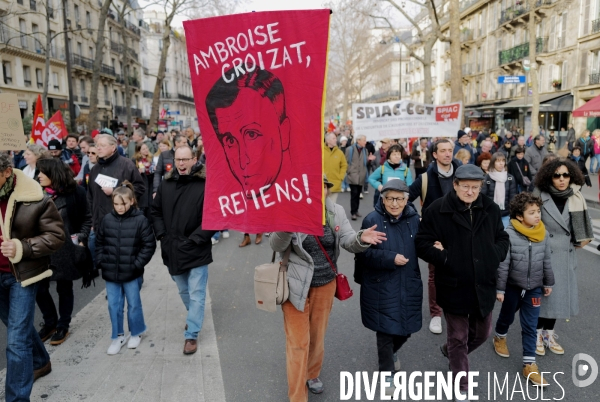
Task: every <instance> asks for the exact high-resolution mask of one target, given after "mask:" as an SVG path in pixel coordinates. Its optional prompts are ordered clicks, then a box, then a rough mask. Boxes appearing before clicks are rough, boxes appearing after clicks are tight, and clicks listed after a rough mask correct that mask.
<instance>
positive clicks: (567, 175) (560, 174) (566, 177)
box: [552, 172, 571, 179]
mask: <svg viewBox="0 0 600 402" xmlns="http://www.w3.org/2000/svg"><path fill="white" fill-rule="evenodd" d="M552 177H554V178H555V179H560V178H561V177H563V178H565V179H568V178H569V177H571V173H569V172H566V173H554V174H553V175H552Z"/></svg>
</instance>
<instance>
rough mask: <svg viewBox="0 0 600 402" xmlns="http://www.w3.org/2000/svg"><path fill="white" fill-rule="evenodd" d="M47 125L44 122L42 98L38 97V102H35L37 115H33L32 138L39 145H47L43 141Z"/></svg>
mask: <svg viewBox="0 0 600 402" xmlns="http://www.w3.org/2000/svg"><path fill="white" fill-rule="evenodd" d="M45 125H46V123H45V121H44V108H43V106H42V97H41V96H40V95H38V97H37V101H36V102H35V113H34V114H33V124H32V125H31V138H32V139H33V141H34V142H35V143H36V144H38V145H43V146H44V147H45V146H46V144H44V143H43V141H42V133H43V131H44V127H45Z"/></svg>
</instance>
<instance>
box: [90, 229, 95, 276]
mask: <svg viewBox="0 0 600 402" xmlns="http://www.w3.org/2000/svg"><path fill="white" fill-rule="evenodd" d="M88 249H89V250H90V253H92V261H93V263H94V268H96V232H94V229H92V230H91V231H90V235H89V236H88Z"/></svg>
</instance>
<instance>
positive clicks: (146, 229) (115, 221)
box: [96, 208, 156, 283]
mask: <svg viewBox="0 0 600 402" xmlns="http://www.w3.org/2000/svg"><path fill="white" fill-rule="evenodd" d="M154 250H156V241H155V240H154V233H152V228H151V227H150V222H148V219H146V217H145V216H144V215H143V214H142V212H141V211H140V210H139V209H136V208H131V209H130V210H129V211H127V212H126V213H125V214H123V215H119V214H117V213H116V212H115V211H113V212H111V213H110V214H107V215H106V216H105V217H104V219H103V220H102V223H100V227H99V228H98V230H97V232H96V265H97V267H98V268H100V269H102V278H103V279H104V280H105V281H110V282H117V283H123V282H129V281H132V280H134V279H137V278H139V277H140V276H142V275H143V274H144V267H145V266H146V264H148V262H150V259H151V258H152V256H153V255H154Z"/></svg>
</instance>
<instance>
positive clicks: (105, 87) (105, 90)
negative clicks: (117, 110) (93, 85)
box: [104, 85, 110, 106]
mask: <svg viewBox="0 0 600 402" xmlns="http://www.w3.org/2000/svg"><path fill="white" fill-rule="evenodd" d="M109 103H110V99H108V85H105V86H104V104H105V105H106V106H108V104H109Z"/></svg>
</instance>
